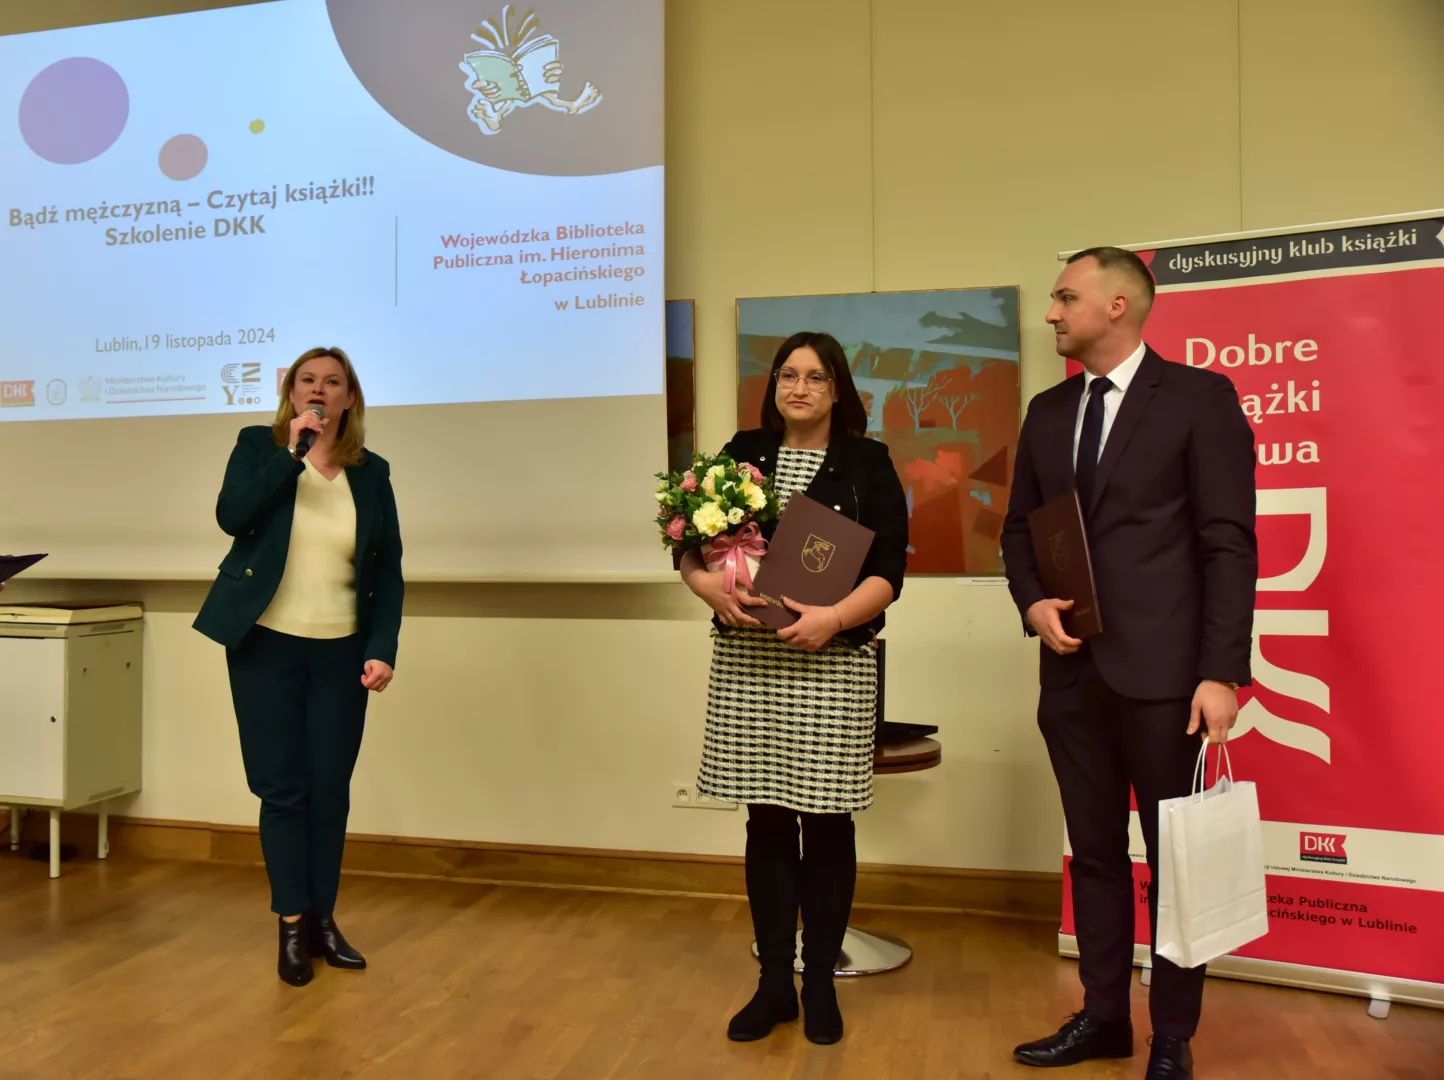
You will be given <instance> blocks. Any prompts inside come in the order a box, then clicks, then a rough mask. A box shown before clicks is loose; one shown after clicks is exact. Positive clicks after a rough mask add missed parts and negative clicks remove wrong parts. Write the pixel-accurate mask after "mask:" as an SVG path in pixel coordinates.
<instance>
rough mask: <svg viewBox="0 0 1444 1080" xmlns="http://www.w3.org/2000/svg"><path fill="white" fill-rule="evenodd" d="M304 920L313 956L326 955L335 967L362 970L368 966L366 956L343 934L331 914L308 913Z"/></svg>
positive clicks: (327, 961) (329, 962) (327, 959)
mask: <svg viewBox="0 0 1444 1080" xmlns="http://www.w3.org/2000/svg"><path fill="white" fill-rule="evenodd" d="M302 921H303V922H304V923H305V924H306V938H307V946H308V948H309V949H310V951H311V955H312V956H322V957H325V959H326V963H328V964H330V965H331V966H332V967H333V968H347V969H349V970H351V971H360V970H361V969H362V968H364V967H365V966H366V958H365V957H364V956H362V955H361V954H360V953H358V952H357V951H356V950H355V949H353V948H352V947H351V945H350V944H349V943H348V942H347V941H346V939H345V938H344V937H342V936H341V931H340V929H338V928H337V926H336V920H335V919H334V918H332V917H331V916H330V915H308V916H306V918H305V919H303V920H302Z"/></svg>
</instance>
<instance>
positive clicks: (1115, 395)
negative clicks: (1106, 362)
mask: <svg viewBox="0 0 1444 1080" xmlns="http://www.w3.org/2000/svg"><path fill="white" fill-rule="evenodd" d="M1147 349H1148V346H1146V345H1144V344H1143V343H1142V342H1139V344H1138V348H1136V349H1134V350H1133V352H1132V353H1130V354H1129V356H1128V359H1127V360H1125V361H1123V363H1121V364H1119V365H1118V366H1117V367H1116V368H1114V369H1113V370H1112V371H1110V372H1109V373H1108V381H1109V382H1111V383H1112V384H1113V388H1112V389H1111V390H1108V391H1107V392H1106V393H1104V395H1103V434H1102V436H1101V437H1100V438H1099V439H1098V456H1099V457H1100V458H1101V457H1102V456H1103V447H1104V446H1105V445H1107V443H1108V432H1109V431H1110V430H1111V429H1112V427H1113V420H1114V418H1115V417H1116V416H1117V415H1118V407H1119V406H1120V405H1122V404H1123V395H1124V394H1126V393H1128V384H1129V383H1131V382H1132V381H1133V377H1134V376H1135V375H1137V374H1138V368H1139V365H1141V364H1142V363H1143V354H1144V353H1145V352H1146V351H1147ZM1096 378H1098V376H1097V375H1094V374H1093V373H1092V372H1089V371H1085V372H1084V373H1083V400H1082V401H1080V402H1079V403H1078V419H1077V421H1076V422H1075V423H1074V425H1073V468H1075V469H1076V468H1077V467H1078V442H1079V440H1080V439H1081V438H1082V437H1083V414H1084V412H1085V411H1086V410H1087V408H1088V390H1089V387H1091V386H1092V385H1093V380H1094V379H1096Z"/></svg>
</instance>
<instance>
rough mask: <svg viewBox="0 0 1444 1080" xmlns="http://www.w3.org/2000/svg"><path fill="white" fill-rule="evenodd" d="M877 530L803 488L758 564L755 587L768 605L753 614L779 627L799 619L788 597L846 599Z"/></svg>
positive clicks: (817, 603)
mask: <svg viewBox="0 0 1444 1080" xmlns="http://www.w3.org/2000/svg"><path fill="white" fill-rule="evenodd" d="M873 535H874V533H873V531H872V530H871V529H869V528H867V527H866V526H864V525H859V524H858V523H857V522H855V521H853V520H852V518H850V517H847V516H845V515H843V514H839V513H838V512H837V511H836V510H833V509H832V508H831V507H829V506H823V505H822V504H821V503H820V502H817V501H816V500H815V499H809V498H808V497H807V496H806V495H803V494H801V493H800V492H799V493H798V494H796V495H793V496H792V498H791V499H789V500H788V502H787V510H786V511H785V512H784V513H783V515H782V520H781V521H779V522H778V523H777V532H776V533H774V534H773V537H772V541H771V543H770V544H768V547H767V554H766V555H764V556H763V557H762V565H761V566H760V567H759V568H758V571H757V578H756V581H755V591H756V593H757V595H758V596H760V597H762V599H764V600H766V601H767V606H766V607H759V608H754V609H752V615H753V616H754V617H755V618H756V619H757V620H758V621H760V622H762V623H764V624H765V625H767V626H771V627H774V628H776V629H778V630H781V629H783V628H784V627H787V626H791V625H792V624H793V623H795V622H796V621H797V619H798V615H797V613H796V612H795V611H792V610H791V609H789V608H787V607H785V606H783V603H782V598H783V597H784V596H785V597H787V599H789V600H793V601H796V602H797V603H800V604H808V605H811V606H813V607H826V606H828V605H830V604H836V603H837V602H838V601H839V600H844V599H846V598H847V597H848V595H849V594H851V592H852V590H853V589H854V588H856V586H857V575H858V573H859V572H860V571H861V570H862V564H863V561H864V560H865V559H866V558H867V553H868V549H869V548H871V547H872V538H873Z"/></svg>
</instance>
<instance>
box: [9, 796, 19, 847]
mask: <svg viewBox="0 0 1444 1080" xmlns="http://www.w3.org/2000/svg"><path fill="white" fill-rule="evenodd" d="M10 850H11V851H19V850H20V807H18V806H12V807H11V808H10Z"/></svg>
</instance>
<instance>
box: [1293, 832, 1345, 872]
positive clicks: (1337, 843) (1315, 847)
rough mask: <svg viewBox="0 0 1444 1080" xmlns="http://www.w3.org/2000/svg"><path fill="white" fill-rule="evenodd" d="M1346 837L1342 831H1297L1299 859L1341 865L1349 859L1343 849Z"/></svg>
mask: <svg viewBox="0 0 1444 1080" xmlns="http://www.w3.org/2000/svg"><path fill="white" fill-rule="evenodd" d="M1347 839H1348V837H1347V836H1346V835H1344V834H1342V833H1317V832H1301V833H1299V859H1300V861H1302V862H1324V863H1334V864H1336V865H1339V866H1343V865H1345V864H1346V863H1348V861H1349V853H1348V852H1346V851H1345V850H1344V841H1345V840H1347Z"/></svg>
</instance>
